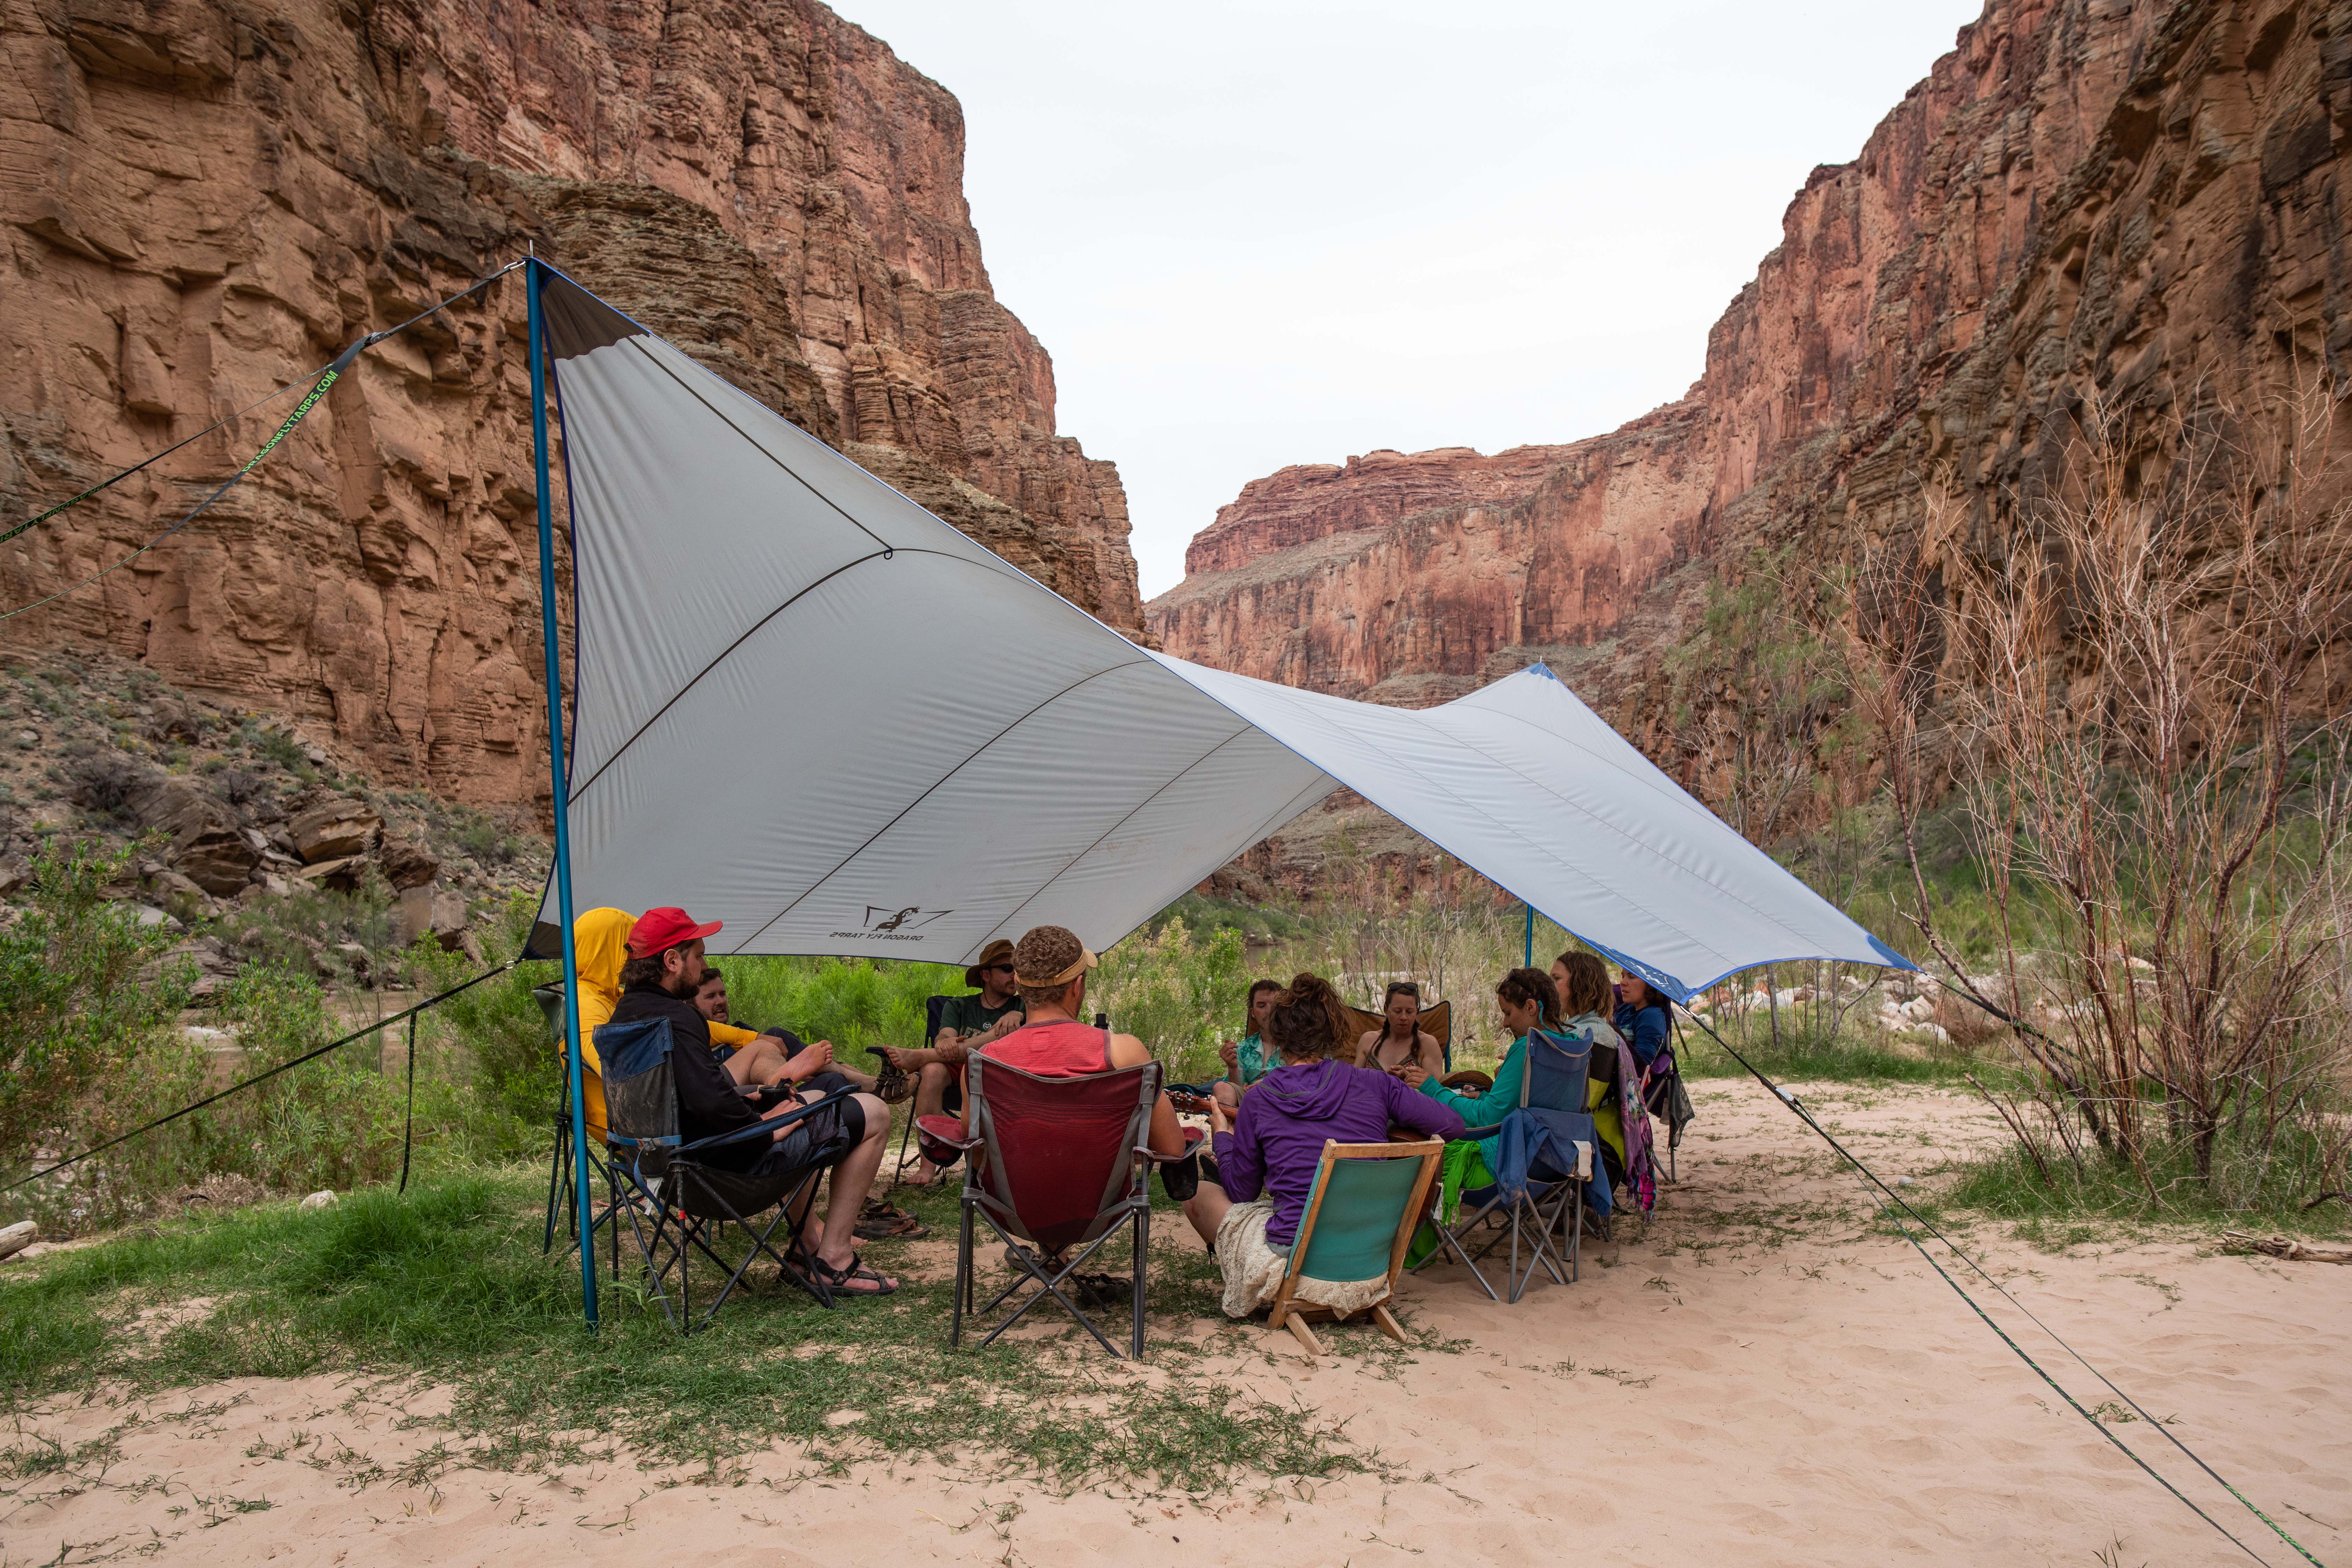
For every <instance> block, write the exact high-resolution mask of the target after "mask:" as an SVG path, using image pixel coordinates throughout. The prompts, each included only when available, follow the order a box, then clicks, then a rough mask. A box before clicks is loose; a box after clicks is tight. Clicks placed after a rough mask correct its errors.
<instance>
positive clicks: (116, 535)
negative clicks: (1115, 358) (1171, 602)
mask: <svg viewBox="0 0 2352 1568" xmlns="http://www.w3.org/2000/svg"><path fill="white" fill-rule="evenodd" d="M0 88H5V90H0V244H5V247H6V252H5V253H6V258H7V263H8V267H9V272H8V277H7V282H6V296H5V298H6V301H7V309H6V311H5V317H0V519H8V520H16V519H21V518H24V517H27V516H30V515H32V514H33V513H35V512H37V511H39V510H42V508H43V507H44V506H46V505H47V504H49V503H50V502H52V501H54V500H60V499H63V498H64V497H66V496H68V495H71V494H73V493H75V492H76V491H78V490H79V489H83V488H84V487H85V486H87V485H89V484H91V483H93V482H95V481H97V480H98V479H101V478H103V477H105V476H106V475H108V474H110V473H112V472H114V471H115V470H117V469H119V468H123V467H125V466H127V465H129V464H130V463H131V462H133V461H136V460H138V459H139V458H144V457H146V456H147V455H149V454H150V453H152V452H154V451H156V450H157V449H159V448H162V447H168V446H170V445H172V444H173V442H175V441H179V440H183V439H185V438H186V437H188V436H190V435H191V434H193V433H194V432H195V431H197V430H199V429H201V428H202V427H203V426H206V425H209V424H211V423H212V422H213V421H215V420H216V419H219V418H221V417H223V416H227V415H230V414H232V413H234V412H236V410H238V409H240V408H243V407H244V406H246V405H248V404H251V403H253V402H254V401H255V400H256V399H257V398H259V397H261V396H262V395H264V394H266V393H268V391H269V390H270V389H271V388H273V387H275V386H278V385H279V384H282V383H285V382H287V381H288V380H289V379H291V378H293V377H295V376H297V375H299V374H301V373H302V372H304V371H306V370H309V369H311V368H313V367H315V366H317V365H319V364H321V363H324V362H326V361H327V360H329V359H331V358H332V357H333V355H334V353H336V351H337V350H339V349H341V347H342V346H343V345H344V344H346V343H348V342H351V341H352V339H353V338H355V337H357V336H359V335H360V334H361V333H362V332H365V331H371V330H381V329H383V328H385V327H388V326H391V325H393V324H394V323H395V322H398V321H403V320H404V319H406V318H407V317H408V316H410V315H412V314H413V313H415V311H416V310H420V309H422V308H423V307H424V306H425V305H427V304H429V303H431V302H432V301H433V300H437V299H440V298H442V297H444V296H446V295H448V294H450V293H453V292H455V291H457V289H461V288H463V287H464V286H465V285H466V284H467V282H469V281H471V280H472V279H475V278H477V277H479V276H481V275H482V274H484V273H486V272H488V271H489V270H491V269H492V268H495V267H497V266H499V265H500V264H501V263H503V262H505V261H508V260H510V259H512V258H515V257H518V256H520V255H521V254H522V253H523V252H524V249H525V247H526V246H533V247H536V248H537V250H538V253H539V254H540V255H541V256H542V257H546V258H550V259H551V260H553V261H555V262H556V263H557V264H559V265H561V266H562V267H564V268H566V269H567V270H568V271H570V272H572V274H573V275H574V276H576V277H578V278H579V279H581V280H582V281H583V282H584V283H586V284H587V285H588V286H590V287H591V288H593V289H597V290H598V291H599V292H601V293H603V294H604V295H605V296H606V297H607V298H609V299H611V300H614V302H615V303H616V304H618V305H619V306H621V307H622V308H623V309H625V310H629V311H630V312H632V313H633V314H635V315H636V316H637V317H638V318H639V319H641V320H643V321H646V323H647V324H648V325H650V326H652V327H653V328H654V329H655V330H656V331H661V332H663V333H665V334H666V335H668V336H670V337H671V338H673V339H675V340H676V341H677V342H679V343H680V344H681V345H682V346H683V347H685V348H686V349H687V350H688V352H689V353H693V354H695V355H696V356H697V357H698V359H700V360H701V361H702V362H703V363H707V364H709V365H710V366H712V367H713V368H714V369H716V370H718V371H719V373H720V374H724V375H726V376H728V377H729V378H730V379H731V380H733V381H734V382H735V383H736V384H739V385H740V386H742V387H744V388H745V389H746V390H748V391H750V392H751V393H752V394H753V395H756V396H758V397H760V398H761V399H762V400H763V401H765V402H767V403H769V404H771V405H772V406H775V407H777V408H779V409H781V410H782V411H783V412H785V413H787V414H788V415H789V416H791V417H792V418H793V419H794V420H795V421H796V422H797V423H799V424H800V425H802V426H803V427H804V428H807V429H809V430H810V431H812V432H814V434H816V435H817V436H819V437H822V438H824V440H826V441H829V442H832V443H834V444H835V445H836V446H839V447H843V448H844V449H845V450H846V451H849V452H850V453H852V455H854V456H856V457H857V458H858V459H859V460H860V461H862V462H864V463H866V466H867V467H869V468H874V469H876V471H877V472H879V473H881V474H883V476H884V477H885V478H887V479H889V480H890V482H892V483H894V484H897V485H898V486H899V487H900V488H901V489H906V490H908V493H910V494H913V495H915V496H916V497H917V498H918V499H919V500H923V501H924V502H925V503H926V504H928V505H930V506H932V507H933V509H934V510H939V511H940V513H941V515H943V516H945V517H947V518H948V519H949V521H951V522H954V523H955V524H956V525H957V526H959V527H961V528H963V529H965V530H966V531H969V532H971V533H972V534H974V536H975V537H978V538H981V539H982V540H983V541H984V542H986V543H988V544H989V545H990V546H991V547H992V548H993V549H995V550H997V551H998V552H1000V553H1003V554H1004V555H1006V556H1007V557H1009V558H1010V559H1012V560H1013V561H1014V562H1016V563H1019V564H1020V565H1022V566H1023V567H1024V569H1026V570H1028V571H1030V572H1032V573H1033V574H1035V575H1036V576H1038V577H1039V578H1041V579H1042V580H1044V581H1045V582H1046V583H1047V584H1050V585H1051V586H1053V587H1054V588H1055V589H1056V590H1057V591H1059V592H1060V593H1062V594H1063V595H1065V596H1066V597H1068V598H1070V599H1072V600H1074V601H1076V603H1078V604H1080V605H1084V606H1086V607H1087V609H1089V610H1091V611H1093V612H1094V613H1096V614H1097V615H1098V616H1101V617H1102V618H1103V619H1105V620H1106V621H1108V622H1109V623H1110V624H1112V625H1114V626H1120V627H1122V628H1126V629H1129V630H1135V631H1139V630H1140V621H1141V608H1140V604H1139V597H1138V595H1137V592H1136V585H1135V563H1134V561H1133V558H1132V557H1131V555H1130V554H1129V550H1128V544H1127V534H1128V522H1127V508H1126V497H1125V494H1124V492H1123V491H1122V489H1121V488H1120V486H1119V482H1118V475H1117V472H1116V470H1115V469H1114V468H1112V466H1111V465H1110V464H1108V463H1107V462H1102V461H1098V460H1095V459H1091V458H1087V456H1086V455H1085V454H1084V453H1083V452H1082V451H1081V450H1080V449H1079V447H1078V444H1077V443H1076V441H1074V440H1072V439H1070V438H1068V437H1063V436H1060V435H1058V434H1057V433H1056V432H1055V415H1054V402H1055V393H1054V374H1053V365H1052V362H1051V360H1050V358H1049V357H1048V356H1047V355H1046V353H1045V351H1044V350H1043V349H1042V348H1041V347H1040V346H1039V345H1038V344H1037V342H1035V340H1034V339H1033V338H1032V337H1031V336H1030V335H1029V333H1028V331H1026V330H1025V329H1024V327H1023V326H1022V325H1021V323H1020V322H1019V321H1017V320H1015V319H1014V318H1013V315H1012V314H1011V313H1010V312H1009V311H1007V310H1005V309H1004V308H1003V306H1001V305H999V304H998V303H997V302H996V300H995V299H994V297H993V296H992V294H991V292H990V289H989V282H988V274H987V272H986V269H985V268H983V267H982V261H981V251H980V242H979V238H978V237H977V235H975V234H974V232H973V230H972V226H971V217H970V214H969V212H968V211H967V208H966V205H965V203H964V199H963V195H962V191H961V173H962V160H963V125H962V118H961V110H959V108H958V106H957V104H956V101H955V100H954V99H953V97H952V96H950V94H949V93H948V92H947V91H946V90H945V89H942V88H940V86H939V85H938V84H936V83H934V82H932V81H930V80H929V79H926V78H924V77H923V76H921V75H920V74H919V73H918V72H916V71H915V70H913V69H912V68H909V67H908V66H907V65H906V64H904V63H903V62H901V61H899V60H898V58H895V57H894V56H893V55H892V54H891V53H890V51H889V50H888V49H887V47H885V46H884V45H882V44H881V43H880V42H878V41H877V40H876V39H874V38H872V37H869V36H867V35H866V34H865V33H864V32H862V31H860V30H859V29H858V28H856V27H855V26H851V25H849V24H847V23H845V22H844V21H843V20H841V19H840V18H839V17H837V16H835V15H834V14H833V13H832V12H831V11H829V10H827V9H826V8H825V7H824V6H823V5H818V4H815V3H814V0H759V3H758V4H755V5H749V6H736V7H729V6H720V5H709V4H706V3H700V0H686V3H680V4H672V5H666V6H661V7H652V8H648V7H644V6H638V5H628V4H623V3H620V0H543V3H541V4H534V5H513V4H506V3H494V4H492V5H488V7H487V8H478V7H475V6H471V5H459V4H457V3H455V0H358V3H353V0H222V3H202V0H0ZM522 348H523V326H522V297H521V291H520V286H519V284H517V283H516V282H515V281H514V280H513V279H507V280H506V281H503V282H501V283H499V284H496V285H493V286H492V287H491V288H490V289H486V290H484V291H483V292H482V293H480V294H478V295H476V296H475V297H473V298H472V299H470V300H467V301H465V302H463V303H462V304H460V305H458V306H457V307H455V308H453V309H451V310H447V311H446V312H444V313H442V314H440V315H438V316H436V317H435V318H433V319H432V320H430V321H426V322H425V323H423V324H422V325H421V326H419V327H417V328H415V329H414V330H412V331H408V332H405V333H404V334H402V335H401V336H400V337H398V338H396V339H394V340H391V341H389V342H386V343H384V344H383V345H382V346H381V347H379V348H377V349H374V350H372V351H370V353H368V354H367V355H365V356H364V357H363V358H362V360H361V361H360V363H359V364H358V366H357V367H356V370H355V373H354V374H351V375H349V376H347V377H345V378H344V379H343V380H342V381H341V383H339V384H337V385H336V386H335V388H334V389H333V391H332V392H331V394H330V395H329V396H328V398H327V399H326V401H325V402H324V403H323V404H322V405H320V408H319V409H318V410H317V411H316V412H314V413H313V414H312V415H311V416H310V418H309V420H308V421H307V422H306V423H305V424H304V425H303V426H301V427H300V428H299V430H298V431H297V432H296V434H295V435H294V436H293V437H290V438H289V440H288V442H287V443H286V445H285V446H284V447H280V448H279V449H278V451H277V452H275V453H273V454H272V456H271V458H269V460H268V461H267V462H265V463H263V464H262V465H261V466H259V467H258V468H256V469H255V471H254V473H253V475H252V476H251V478H249V479H247V480H246V481H245V482H244V483H243V484H241V485H240V486H238V487H237V488H236V489H234V490H232V491H231V492H230V493H229V495H228V496H227V497H226V499H225V500H223V501H222V502H221V503H220V504H219V505H218V506H216V507H215V508H214V509H213V510H212V511H210V512H208V513H207V514H206V515H205V519H204V520H203V521H201V522H200V523H199V524H198V525H196V526H195V527H193V528H191V529H189V530H188V531H185V532H184V533H182V534H180V535H177V536H175V537H173V538H172V539H170V540H168V541H166V542H164V543H163V544H162V545H160V546H158V547H157V548H156V549H155V550H153V551H152V552H149V553H148V554H146V555H144V556H142V557H140V558H138V559H137V560H136V561H135V562H133V563H131V565H130V567H129V568H128V569H126V570H123V571H120V572H117V573H115V574H113V575H111V576H110V577H108V578H106V579H105V580H104V581H102V582H101V583H100V584H96V585H95V586H93V587H90V588H88V589H84V590H82V591H80V592H79V593H77V594H75V595H70V596H68V597H67V598H65V599H62V600H60V601H58V603H57V604H55V605H51V606H48V607H46V608H43V609H40V610H38V611H36V612H34V613H32V614H30V615H26V616H19V617H16V618H15V619H11V620H8V621H5V622H0V637H5V638H8V639H12V640H16V641H18V642H34V643H43V644H50V645H58V646H66V647H73V646H89V645H96V646H99V647H104V648H106V649H110V650H111V651H114V652H117V653H121V654H124V655H128V656H129V657H131V658H137V659H140V660H142V661H143V662H144V663H145V664H147V665H148V666H150V667H151V668H154V669H156V670H158V671H159V672H160V673H162V674H163V675H164V676H165V677H166V678H168V679H171V680H172V681H173V682H175V683H177V684H179V685H181V686H184V687H188V688H193V689H199V690H205V691H209V692H213V693H216V694H219V695H223V696H226V697H230V698H234V699H236V700H240V701H243V702H247V703H250V704H252V705H254V706H257V707H262V708H268V709H272V710H278V711H280V712H284V713H288V714H291V715H295V716H299V717H307V718H309V719H310V720H312V721H315V722H316V723H317V724H318V725H319V726H320V727H321V728H325V727H331V731H332V733H333V736H334V738H335V739H337V740H339V741H340V742H342V743H343V744H344V745H345V746H346V747H348V748H349V749H351V750H352V752H354V753H355V754H357V755H359V756H362V757H364V758H366V759H367V760H369V761H370V762H371V763H373V765H374V766H376V767H377V768H379V769H381V770H382V771H383V772H384V773H387V774H389V775H391V776H394V777H399V778H405V779H409V780H413V781H416V782H422V783H426V784H431V785H433V786H434V787H436V788H437V789H439V790H441V791H443V792H444V793H446V794H450V795H457V796H460V797H463V798H470V799H474V800H478V801H486V802H487V801H523V800H529V799H531V798H534V797H543V796H544V794H545V790H546V783H545V773H544V770H543V767H542V765H541V763H539V762H538V761H537V760H535V759H536V758H537V756H538V754H539V752H538V748H537V745H536V743H535V742H536V741H537V739H538V737H540V736H541V735H543V733H544V729H543V722H544V721H543V715H542V713H541V709H542V707H543V703H542V700H541V696H540V694H539V691H538V676H537V673H536V671H537V669H538V666H539V658H540V656H539V651H538V649H539V636H540V634H539V629H538V590H537V576H536V553H537V545H536V542H535V534H534V524H533V517H532V502H531V479H530V424H529V402H528V374H529V373H528V365H527V363H526V361H525V356H524V354H523V353H522ZM292 401H293V399H292V398H290V397H289V398H284V399H281V400H279V401H278V402H276V403H272V404H269V405H266V406H264V407H262V408H260V409H258V410H257V411H255V412H254V413H253V414H251V415H250V416H246V417H243V418H240V419H237V420H236V421H235V422H234V423H233V424H231V425H230V426H227V427H226V429H225V430H224V431H222V432H220V433H217V434H215V435H212V436H208V437H204V438H203V439H201V440H199V441H197V442H195V443H194V445H192V446H190V447H186V448H185V449H184V450H183V451H181V452H179V453H177V454H175V455H174V456H173V457H172V458H167V459H165V460H164V461H163V463H161V464H158V465H157V466H156V467H155V468H151V469H149V470H148V471H147V472H145V473H143V474H142V475H140V476H139V477H138V478H136V479H132V480H131V481H128V482H126V483H125V484H123V485H121V486H118V487H116V488H115V489H111V490H110V491H108V492H107V493H106V494H105V495H103V496H101V497H100V498H98V499H96V500H92V501H90V502H87V503H84V504H83V505H82V506H80V507H79V508H76V509H75V510H72V511H70V512H68V513H66V514H64V515H63V516H61V517H60V518H58V519H57V520H54V521H51V522H50V523H48V524H46V525H44V526H43V527H41V528H38V529H36V530H34V531H30V532H28V533H26V534H25V535H23V536H22V537H20V538H18V539H16V540H15V541H12V542H9V543H7V544H5V545H0V607H5V606H14V605H22V604H26V603H27V602H29V601H31V600H34V599H37V598H38V597H40V596H41V595H44V594H47V593H49V592H52V591H54V590H55V589H57V588H58V587H61V586H63V585H65V584H68V583H71V582H73V581H75V580H77V579H78V578H80V577H82V576H84V575H86V574H89V573H90V572H93V571H95V570H97V569H98V568H99V567H100V566H102V565H104V564H106V563H110V562H113V561H116V560H119V559H121V558H123V557H125V556H127V555H128V554H129V553H130V552H131V550H132V549H134V548H135V547H136V546H137V545H138V544H139V543H140V542H142V541H144V540H146V539H147V538H149V537H150V536H151V535H152V534H153V533H155V532H156V531H158V530H159V529H161V528H163V527H164V526H166V525H167V524H168V522H169V521H171V520H172V519H173V518H174V517H176V516H178V515H179V514H180V513H181V512H182V511H184V510H185V509H186V508H187V507H188V506H190V505H192V504H193V503H194V500H196V499H198V498H199V497H200V496H201V495H202V494H204V493H205V492H206V491H208V490H209V489H211V488H212V486H213V485H214V484H216V483H217V482H218V480H219V479H221V478H222V477H224V476H225V475H226V474H227V473H228V472H230V471H232V470H234V468H236V466H237V465H238V464H239V463H242V462H243V461H244V460H245V459H246V458H247V457H248V456H249V455H250V454H251V453H252V452H253V451H254V450H255V449H256V447H258V446H259V444H260V443H261V442H262V441H263V440H265V439H266V438H267V437H268V433H269V432H270V431H271V430H272V429H274V428H275V427H276V426H277V423H278V420H279V419H280V418H282V417H283V416H284V415H285V414H286V413H287V412H288V411H289V408H290V406H291V404H292ZM566 597H567V598H568V596H566Z"/></svg>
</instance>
